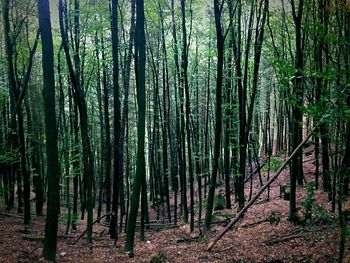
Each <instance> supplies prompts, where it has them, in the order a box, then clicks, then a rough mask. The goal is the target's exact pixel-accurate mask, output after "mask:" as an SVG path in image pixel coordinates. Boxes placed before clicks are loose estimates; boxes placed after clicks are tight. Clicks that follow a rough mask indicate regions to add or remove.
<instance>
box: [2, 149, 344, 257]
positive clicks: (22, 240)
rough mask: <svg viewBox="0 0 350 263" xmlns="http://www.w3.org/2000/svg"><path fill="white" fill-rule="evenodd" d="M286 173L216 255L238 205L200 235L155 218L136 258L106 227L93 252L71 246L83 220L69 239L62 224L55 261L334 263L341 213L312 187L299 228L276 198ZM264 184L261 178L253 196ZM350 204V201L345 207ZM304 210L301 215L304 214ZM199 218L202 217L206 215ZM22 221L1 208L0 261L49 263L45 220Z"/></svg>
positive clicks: (99, 230) (300, 193) (301, 192)
mask: <svg viewBox="0 0 350 263" xmlns="http://www.w3.org/2000/svg"><path fill="white" fill-rule="evenodd" d="M307 151H308V149H306V150H304V152H307ZM313 161H314V158H313V154H312V155H308V154H307V156H305V159H304V164H305V166H304V172H305V179H306V181H307V182H311V181H314V175H313V173H314V167H315V165H314V162H313ZM288 176H289V175H288V170H285V171H283V173H282V174H281V175H280V177H279V178H278V179H277V180H276V181H275V182H274V183H273V184H272V186H271V188H270V201H269V202H267V201H266V199H267V194H266V193H263V194H262V195H261V196H260V198H259V199H258V200H257V201H256V202H255V204H254V205H253V206H252V207H251V208H250V209H248V211H247V212H246V214H245V216H244V217H243V218H242V219H241V220H240V221H239V222H238V223H237V224H236V225H235V226H234V227H233V229H232V230H230V231H229V232H227V233H226V235H225V236H224V237H223V238H222V239H221V240H219V242H218V243H217V244H216V245H215V246H214V248H213V249H212V250H211V252H207V250H206V248H207V246H208V244H209V243H210V241H212V240H213V239H214V238H215V237H216V236H217V235H218V234H219V233H220V232H221V231H222V230H223V229H224V225H225V224H227V223H225V221H226V222H227V221H228V220H229V219H230V218H232V217H233V216H234V215H235V214H236V211H237V207H236V206H234V207H233V208H232V209H231V210H227V209H226V210H221V211H217V212H218V213H217V218H216V220H217V221H219V223H218V224H214V225H213V228H212V230H211V231H210V232H209V233H206V234H205V235H203V236H200V235H199V231H198V228H196V229H195V231H194V232H193V233H191V232H190V228H189V225H184V224H178V225H177V226H172V227H171V226H170V225H169V224H163V222H162V221H160V222H158V223H157V225H155V224H154V221H152V225H151V228H150V229H149V230H147V231H146V241H144V242H141V241H139V239H138V236H139V233H138V232H137V233H136V237H135V248H134V257H133V258H129V257H128V255H127V254H126V253H125V252H124V241H125V234H124V233H122V234H120V237H119V239H118V241H117V243H116V245H114V244H113V240H111V239H109V235H108V228H106V227H105V226H103V225H100V224H95V225H94V240H93V247H92V249H90V248H89V246H88V244H87V242H86V238H85V237H84V238H82V239H80V240H79V241H78V242H76V243H75V244H73V243H74V241H76V239H77V238H78V237H79V236H80V235H81V233H82V232H83V231H84V230H85V227H86V222H85V221H80V222H79V224H78V226H77V230H76V231H75V232H71V233H69V235H68V236H65V234H64V232H65V220H64V219H62V220H60V224H59V232H58V251H57V262H84V263H88V262H270V263H272V262H274V263H277V262H337V257H338V246H339V245H338V244H339V228H338V222H337V215H336V214H332V213H331V203H330V202H328V197H327V194H325V193H324V192H323V191H322V190H315V192H314V197H315V205H316V206H315V207H318V208H319V209H318V210H317V211H318V212H316V213H315V214H314V215H313V216H314V217H313V220H312V221H311V222H310V223H309V224H304V225H299V226H294V225H293V224H292V223H291V222H289V221H288V205H289V201H285V200H283V198H280V197H279V195H280V184H282V183H288V181H289V179H288V178H289V177H288ZM263 181H264V182H265V181H266V172H264V173H263ZM259 187H260V185H259V182H258V179H257V176H256V178H255V179H254V183H253V193H254V192H256V191H257V190H258V189H259ZM249 189H250V185H249V183H246V193H247V194H249ZM306 195H307V190H306V187H305V186H304V187H298V189H297V200H298V207H302V205H301V203H300V201H301V200H303V199H305V198H306ZM248 197H249V196H247V198H248ZM1 202H2V201H1ZM33 206H34V205H33ZM321 206H322V207H323V208H324V210H323V209H321V208H320V207H321ZM349 207H350V205H349V202H348V201H347V202H346V204H345V208H349ZM152 210H153V212H152ZM302 210H303V209H302V208H301V209H300V210H299V212H300V215H301V216H302ZM150 212H151V213H150V218H151V219H154V218H152V216H155V215H156V213H155V211H154V209H152V208H150ZM202 215H203V216H202V217H204V212H203V213H202ZM227 218H228V219H227ZM22 222H23V218H22V216H20V215H16V214H15V212H14V211H10V212H8V211H5V209H4V206H3V205H0V262H45V261H44V260H43V258H42V256H41V254H42V247H43V246H42V239H43V238H42V237H43V236H44V224H45V218H44V217H34V218H33V219H32V223H31V224H30V225H29V226H24V225H23V223H22ZM347 247H348V246H347ZM345 256H346V258H345V262H350V251H349V249H348V248H346V251H345Z"/></svg>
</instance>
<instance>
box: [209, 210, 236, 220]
mask: <svg viewBox="0 0 350 263" xmlns="http://www.w3.org/2000/svg"><path fill="white" fill-rule="evenodd" d="M218 218H223V219H225V220H229V219H230V218H232V213H231V212H230V211H217V212H214V213H213V214H212V216H211V222H214V221H215V220H216V219H218Z"/></svg>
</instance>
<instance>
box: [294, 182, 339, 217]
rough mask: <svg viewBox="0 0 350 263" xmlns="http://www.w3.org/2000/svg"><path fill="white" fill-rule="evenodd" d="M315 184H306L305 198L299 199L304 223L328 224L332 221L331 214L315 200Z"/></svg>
mask: <svg viewBox="0 0 350 263" xmlns="http://www.w3.org/2000/svg"><path fill="white" fill-rule="evenodd" d="M314 190H315V186H314V184H313V183H309V184H308V185H307V195H306V198H305V199H303V200H301V201H300V204H301V206H302V208H303V211H304V220H305V223H306V224H311V223H313V224H330V223H332V221H333V218H332V216H331V215H330V214H329V213H328V212H327V210H326V209H325V208H324V206H323V205H322V204H319V203H317V202H316V199H315V195H314Z"/></svg>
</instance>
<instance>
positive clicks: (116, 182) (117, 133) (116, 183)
mask: <svg viewBox="0 0 350 263" xmlns="http://www.w3.org/2000/svg"><path fill="white" fill-rule="evenodd" d="M111 26H112V28H111V31H112V57H113V99H114V103H113V112H114V119H113V120H114V128H113V129H114V130H113V134H114V147H113V150H114V159H113V164H114V171H113V174H114V176H113V198H112V211H113V213H112V220H111V224H110V228H109V234H110V237H111V238H115V239H116V238H117V237H118V236H117V231H116V227H117V216H118V205H119V195H120V191H119V189H120V186H121V183H122V181H121V178H122V175H121V174H120V173H121V171H122V170H121V160H120V157H121V152H120V150H121V149H120V147H121V146H120V145H121V141H120V138H121V127H120V126H121V123H120V118H121V117H120V115H121V114H120V100H119V60H118V49H119V43H118V42H119V37H118V0H113V1H112V23H111Z"/></svg>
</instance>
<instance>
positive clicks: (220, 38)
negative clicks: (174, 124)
mask: <svg viewBox="0 0 350 263" xmlns="http://www.w3.org/2000/svg"><path fill="white" fill-rule="evenodd" d="M214 13H215V27H216V36H217V40H216V48H217V52H218V53H217V57H218V61H217V68H216V74H217V75H216V93H215V97H216V105H215V146H214V158H213V170H212V175H211V182H210V188H209V193H208V202H207V211H206V214H205V228H206V229H207V230H209V228H210V223H211V215H212V211H213V203H214V195H215V187H216V177H217V172H218V164H219V155H220V135H221V124H222V120H221V115H222V113H221V90H222V79H223V66H224V35H223V32H222V28H221V14H222V13H221V10H220V7H219V2H218V0H214Z"/></svg>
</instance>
